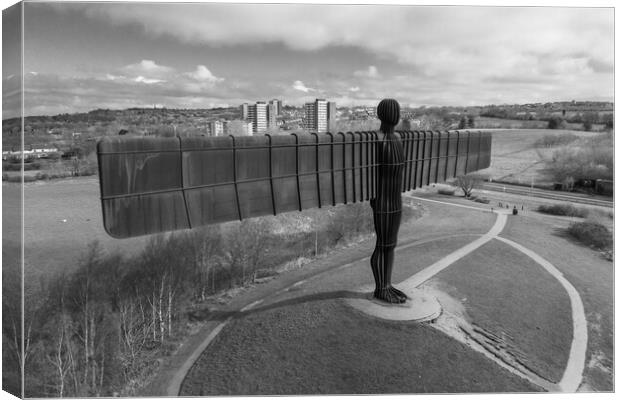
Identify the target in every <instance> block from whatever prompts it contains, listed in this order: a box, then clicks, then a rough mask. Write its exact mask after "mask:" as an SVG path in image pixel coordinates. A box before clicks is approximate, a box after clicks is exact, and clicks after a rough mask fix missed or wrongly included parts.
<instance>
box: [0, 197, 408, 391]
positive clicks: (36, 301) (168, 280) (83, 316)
mask: <svg viewBox="0 0 620 400" xmlns="http://www.w3.org/2000/svg"><path fill="white" fill-rule="evenodd" d="M405 209H406V210H408V211H407V212H406V213H405V215H404V217H405V218H410V217H411V216H412V215H413V212H412V211H411V209H409V208H405ZM370 232H372V213H371V212H370V210H369V207H368V205H367V204H365V203H360V204H353V205H346V206H344V205H341V206H337V207H330V208H327V209H322V210H309V211H308V212H304V213H300V214H298V215H294V216H291V215H290V214H288V215H287V214H283V215H281V216H277V217H264V218H256V219H251V220H246V221H242V222H234V223H227V224H223V225H218V226H211V227H204V228H201V229H194V230H191V231H184V232H181V233H173V234H166V235H156V236H153V237H152V239H151V240H150V241H149V242H148V243H147V245H146V246H145V248H144V250H143V251H142V252H141V253H139V254H138V255H136V256H133V257H127V256H124V255H122V254H106V253H105V252H103V251H102V249H101V248H100V246H99V245H98V244H97V243H92V244H90V245H89V247H88V250H87V251H86V252H85V253H84V255H83V257H82V258H81V259H80V260H79V262H78V265H77V268H76V269H75V270H74V272H72V273H65V274H63V275H60V276H57V277H56V278H54V279H51V280H49V281H47V283H46V284H45V285H43V286H42V287H41V288H40V289H39V290H38V291H37V294H36V295H29V296H27V298H26V306H25V309H26V315H25V325H24V326H25V332H24V333H25V334H24V336H25V341H24V354H25V359H24V360H22V359H21V356H20V354H21V351H20V340H19V337H20V335H21V330H20V328H19V321H20V318H19V317H20V315H21V314H20V312H21V311H20V304H19V298H20V292H19V287H20V285H19V284H15V285H9V283H10V282H13V283H18V282H19V275H18V274H19V272H20V271H19V268H15V269H14V271H13V276H5V277H4V279H5V281H4V282H3V283H7V285H6V286H5V285H3V286H4V288H3V289H4V301H3V343H4V345H5V351H4V352H3V370H4V371H15V372H14V373H13V374H8V375H7V374H5V376H4V382H3V383H4V386H5V388H7V387H8V388H11V387H13V388H18V387H19V384H18V382H19V381H17V382H16V381H15V380H17V379H18V377H19V371H20V370H21V369H20V366H21V365H24V363H25V373H24V375H25V394H26V396H27V397H71V396H78V397H90V396H116V395H120V396H132V395H136V394H137V393H138V390H139V389H140V388H141V387H142V386H143V385H144V384H145V383H146V382H147V381H148V378H149V377H150V376H152V375H153V372H154V371H155V369H156V368H157V365H158V361H157V360H158V359H160V358H161V357H163V356H166V355H168V354H170V353H171V352H172V351H173V350H174V349H175V348H176V346H177V345H178V343H179V342H180V341H181V340H182V338H183V337H184V335H186V333H187V332H186V331H187V329H188V319H187V311H186V310H188V308H189V307H195V306H196V305H199V304H200V303H201V302H203V301H205V300H207V299H208V298H209V297H210V296H214V295H217V294H218V293H221V292H222V291H225V290H227V289H231V288H235V287H238V286H243V285H247V284H251V283H253V282H256V281H257V280H260V279H261V278H265V277H269V276H272V275H275V274H277V269H278V267H279V266H281V265H283V264H285V263H287V262H290V261H291V260H295V259H297V258H299V257H312V256H313V255H314V254H315V252H324V251H326V250H327V249H329V248H332V247H333V246H335V245H337V244H339V243H342V242H343V241H349V240H351V239H352V238H355V237H359V236H360V235H365V234H368V233H370ZM7 271H8V269H5V270H4V271H3V272H5V273H7ZM11 300H13V301H11ZM11 380H12V381H11ZM14 390H17V389H14Z"/></svg>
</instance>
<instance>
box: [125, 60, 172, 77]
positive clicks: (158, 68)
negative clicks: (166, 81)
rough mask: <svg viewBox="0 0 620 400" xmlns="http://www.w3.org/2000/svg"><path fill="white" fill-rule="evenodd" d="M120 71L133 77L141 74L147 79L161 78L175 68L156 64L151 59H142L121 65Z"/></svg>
mask: <svg viewBox="0 0 620 400" xmlns="http://www.w3.org/2000/svg"><path fill="white" fill-rule="evenodd" d="M121 71H122V72H123V73H125V74H126V75H129V76H134V77H139V76H143V77H147V78H148V79H162V78H165V77H167V76H169V75H171V74H173V73H174V72H175V69H174V68H172V67H167V66H164V65H158V64H157V63H156V62H155V61H153V60H142V61H140V62H139V63H136V64H130V65H126V66H124V67H122V68H121Z"/></svg>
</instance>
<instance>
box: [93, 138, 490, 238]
mask: <svg viewBox="0 0 620 400" xmlns="http://www.w3.org/2000/svg"><path fill="white" fill-rule="evenodd" d="M398 134H399V136H400V139H401V141H402V144H403V149H404V153H405V158H406V160H405V163H406V164H405V171H404V174H403V182H402V183H403V191H407V190H411V189H415V188H418V187H421V186H424V185H428V184H430V183H434V182H442V181H445V180H447V179H450V178H452V177H455V176H458V175H462V174H465V173H469V172H472V171H475V170H480V169H484V168H487V167H488V166H489V164H490V154H491V135H490V133H482V132H467V131H466V132H431V131H406V132H398ZM379 140H380V137H379V134H377V132H347V133H342V132H340V133H335V134H332V133H327V134H314V133H313V134H293V135H286V136H269V135H265V136H245V137H232V136H227V137H193V138H178V137H175V138H148V137H145V138H131V137H108V138H104V139H102V140H101V141H100V142H99V143H98V145H97V152H98V158H99V176H100V187H101V200H102V207H103V220H104V225H105V229H106V231H107V232H108V233H109V234H110V235H111V236H113V237H117V238H126V237H132V236H139V235H145V234H152V233H157V232H165V231H170V230H176V229H184V228H191V227H196V226H201V225H207V224H214V223H220V222H226V221H231V220H238V219H245V218H252V217H257V216H261V215H267V214H274V215H275V214H279V213H283V212H288V211H294V210H305V209H309V208H315V207H322V206H325V205H336V204H342V203H354V202H360V201H366V200H369V199H371V198H373V197H374V193H375V190H376V176H375V166H376V149H377V143H378V141H379Z"/></svg>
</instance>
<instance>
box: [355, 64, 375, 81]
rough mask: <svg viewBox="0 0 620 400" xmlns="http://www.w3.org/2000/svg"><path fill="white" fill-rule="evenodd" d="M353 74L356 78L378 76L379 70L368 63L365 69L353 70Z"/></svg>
mask: <svg viewBox="0 0 620 400" xmlns="http://www.w3.org/2000/svg"><path fill="white" fill-rule="evenodd" d="M353 75H354V76H357V77H358V78H380V77H381V76H380V75H379V70H378V69H377V67H375V66H374V65H370V66H369V67H368V68H367V69H365V70H360V71H355V72H353Z"/></svg>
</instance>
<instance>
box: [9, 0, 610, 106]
mask: <svg viewBox="0 0 620 400" xmlns="http://www.w3.org/2000/svg"><path fill="white" fill-rule="evenodd" d="M613 22H614V21H613V10H612V9H611V8H558V7H535V8H525V7H463V6H450V7H436V6H426V7H422V6H377V5H358V6H353V5H345V6H335V5H299V4H297V5H295V4H285V5H282V4H280V5H277V4H249V5H248V4H245V5H240V4H208V3H205V4H154V3H149V4H145V3H133V4H132V3H26V6H25V24H24V28H25V30H24V37H25V44H24V57H25V58H24V71H25V72H26V74H25V78H24V79H25V96H26V112H25V113H26V115H40V114H57V113H61V112H69V113H72V112H78V111H88V110H91V109H94V108H127V107H136V106H153V105H154V104H157V105H163V106H166V107H184V108H209V107H215V106H227V105H238V104H240V103H242V102H253V101H257V100H269V99H271V98H280V99H283V100H284V102H285V104H294V105H299V104H301V103H303V102H305V101H309V100H312V99H314V98H317V97H320V98H326V99H329V100H333V101H336V102H337V103H339V104H342V105H352V104H368V105H376V104H377V102H378V101H379V100H380V99H381V98H383V97H393V98H396V99H397V100H399V101H400V102H401V104H404V105H411V106H418V105H483V104H492V103H494V104H502V103H526V102H546V101H556V100H573V99H575V100H605V101H611V100H613V74H614V57H613V56H614V42H613V41H614V36H613V27H614V26H613ZM3 39H4V41H6V40H8V39H9V38H8V37H7V34H6V33H5V34H4V37H3ZM10 72H11V71H10V70H5V71H4V72H3V89H4V90H3V96H6V95H7V93H9V92H10V89H11V88H12V86H14V84H15V83H16V81H18V77H16V76H15V74H14V73H10ZM7 100H8V99H7V98H6V97H5V104H8V102H7ZM8 114H9V113H7V110H6V109H5V115H4V118H7V117H9V116H11V115H8Z"/></svg>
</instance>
